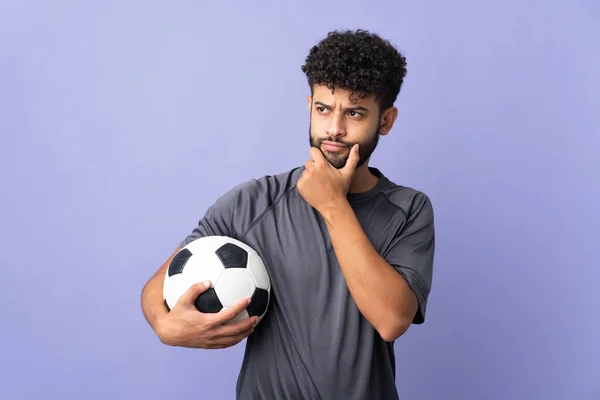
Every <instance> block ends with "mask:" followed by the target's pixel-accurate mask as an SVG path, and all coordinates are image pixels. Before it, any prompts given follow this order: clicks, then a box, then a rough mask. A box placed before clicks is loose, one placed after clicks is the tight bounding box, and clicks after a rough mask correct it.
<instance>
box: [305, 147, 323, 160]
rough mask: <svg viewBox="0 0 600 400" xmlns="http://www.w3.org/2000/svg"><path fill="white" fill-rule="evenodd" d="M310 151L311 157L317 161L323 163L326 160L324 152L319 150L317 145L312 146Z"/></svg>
mask: <svg viewBox="0 0 600 400" xmlns="http://www.w3.org/2000/svg"><path fill="white" fill-rule="evenodd" d="M308 153H309V154H310V158H311V159H312V160H313V161H314V162H315V163H323V162H324V161H325V157H324V156H323V153H321V150H319V149H318V148H316V147H311V148H310V150H309V152H308Z"/></svg>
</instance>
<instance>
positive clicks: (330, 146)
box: [321, 142, 347, 152]
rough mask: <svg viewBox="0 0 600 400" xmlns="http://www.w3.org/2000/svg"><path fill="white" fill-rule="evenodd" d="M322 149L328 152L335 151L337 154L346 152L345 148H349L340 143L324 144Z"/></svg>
mask: <svg viewBox="0 0 600 400" xmlns="http://www.w3.org/2000/svg"><path fill="white" fill-rule="evenodd" d="M321 147H322V148H323V149H324V150H327V151H335V152H339V151H342V150H344V149H345V148H347V146H345V145H343V144H340V143H334V142H323V143H321Z"/></svg>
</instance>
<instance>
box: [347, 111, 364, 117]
mask: <svg viewBox="0 0 600 400" xmlns="http://www.w3.org/2000/svg"><path fill="white" fill-rule="evenodd" d="M349 114H350V116H351V117H362V114H361V113H359V112H358V111H350V112H349Z"/></svg>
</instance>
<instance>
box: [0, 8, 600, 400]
mask: <svg viewBox="0 0 600 400" xmlns="http://www.w3.org/2000/svg"><path fill="white" fill-rule="evenodd" d="M84 3H85V4H84ZM202 3H204V2H198V1H173V2H157V1H103V2H95V3H94V4H91V2H77V1H71V2H67V1H48V2H41V1H38V2H33V1H24V0H21V1H12V2H11V1H3V2H1V3H0V68H1V74H0V132H1V135H2V136H1V138H2V140H1V142H0V155H1V157H0V184H1V186H0V187H1V190H2V196H1V201H2V207H1V208H0V226H1V230H0V235H1V237H0V239H1V240H0V254H1V257H0V266H1V268H2V269H1V271H2V275H1V276H2V278H1V280H0V282H1V283H0V285H1V286H0V287H1V290H0V302H1V303H2V306H3V307H2V314H1V318H2V319H1V327H2V330H1V333H0V359H1V362H0V369H1V371H0V382H1V384H0V398H2V399H6V400H12V399H36V400H37V399H86V400H95V399H166V398H169V399H175V398H186V399H192V398H193V399H200V398H203V399H213V398H218V399H228V398H233V394H234V388H235V381H236V377H237V372H238V368H239V366H240V362H241V358H242V351H243V346H242V345H240V346H237V347H235V348H232V349H228V350H223V351H198V350H189V349H179V348H170V347H166V346H163V345H161V344H160V343H159V341H158V340H157V338H156V336H155V335H154V334H153V332H152V331H151V330H150V328H149V327H148V325H147V324H146V322H145V320H144V318H143V316H142V314H141V310H140V306H139V296H140V290H141V288H142V285H143V284H144V283H145V281H146V280H147V279H148V277H149V276H150V275H151V274H152V273H153V272H154V271H155V270H156V269H157V268H158V267H159V266H160V264H161V263H162V262H163V261H164V260H165V259H166V257H168V255H169V254H170V253H171V251H172V250H173V249H174V248H175V246H176V245H177V244H178V243H179V241H180V240H181V239H182V238H183V237H184V236H185V235H186V234H187V233H188V232H189V231H190V230H191V229H192V228H193V227H194V225H195V223H196V221H197V220H198V218H199V217H200V216H201V215H202V214H203V213H204V211H205V210H206V208H207V207H208V206H209V205H210V204H211V203H212V202H213V201H214V200H215V199H216V198H217V197H218V196H219V195H220V194H222V193H223V192H224V191H226V190H228V189H229V188H231V187H232V186H234V185H236V184H238V183H240V182H242V181H244V180H247V179H249V178H251V177H257V176H260V175H263V174H269V173H275V172H280V171H283V170H286V169H288V168H292V167H294V166H296V165H299V164H301V163H303V162H304V161H305V159H306V158H307V156H308V148H307V143H308V140H307V126H308V116H307V109H306V95H307V94H308V91H307V86H306V83H305V78H304V76H303V75H302V72H301V71H300V65H301V64H302V62H303V60H304V57H305V55H306V53H307V51H308V50H309V48H310V47H311V46H312V45H313V44H315V43H316V42H317V41H318V40H319V39H320V38H322V37H323V36H324V35H325V34H326V32H327V31H329V30H331V29H334V28H358V27H364V28H367V29H371V30H373V31H376V32H379V33H381V34H382V35H384V36H385V37H387V38H389V39H390V40H391V41H393V42H394V43H395V44H397V45H398V47H399V48H400V49H401V50H402V51H404V52H405V53H406V55H407V57H408V69H409V73H408V76H407V80H406V85H405V86H404V88H403V91H402V93H401V95H400V97H399V100H398V103H397V105H398V107H399V110H400V116H399V120H398V122H397V124H396V126H395V128H394V129H393V131H392V133H391V134H390V135H389V136H387V137H385V138H384V139H383V140H382V142H381V145H380V148H379V149H378V151H377V153H376V156H375V157H374V160H373V165H376V166H378V167H380V168H381V169H382V170H383V171H385V172H386V173H387V174H388V175H389V176H390V177H391V178H392V179H393V180H395V181H397V182H398V183H402V184H406V185H411V186H414V187H416V188H418V189H421V190H424V191H425V192H427V193H428V194H429V195H430V197H431V198H432V200H433V202H434V205H435V208H436V214H437V240H438V246H437V253H436V269H435V275H434V284H433V291H432V293H431V297H430V303H429V309H428V319H427V322H426V323H425V324H424V325H422V326H414V327H412V329H411V330H410V331H409V332H408V333H407V334H406V335H405V336H404V337H402V338H401V339H400V340H399V341H398V342H397V344H396V348H397V354H398V380H397V381H398V387H399V390H400V393H401V397H402V398H403V399H412V400H417V399H423V400H431V399H461V400H470V399H473V400H481V399H487V400H507V399H511V400H513V399H528V400H531V399H540V400H542V399H543V400H553V399H565V400H572V399H578V400H580V399H598V398H600V382H599V377H600V349H599V346H598V326H599V325H600V312H599V311H598V305H599V303H600V294H599V291H598V289H599V282H600V272H598V271H599V268H598V264H599V259H600V257H599V256H600V254H599V253H600V234H599V230H598V225H599V222H600V213H599V211H598V204H600V202H599V201H598V196H599V194H600V193H599V192H600V182H599V181H600V178H599V176H600V151H599V150H600V119H599V117H598V114H599V112H600V101H599V97H598V93H599V90H598V89H599V85H600V51H599V45H598V38H600V28H599V27H600V25H599V24H598V21H600V3H598V2H597V1H573V0H571V1H553V2H550V1H527V2H523V1H517V0H513V1H502V2H499V1H495V2H490V1H487V2H482V1H475V0H471V1H453V2H449V1H448V2H441V1H438V2H432V1H420V2H418V3H417V2H408V1H371V2H370V3H367V2H365V1H362V2H358V1H340V0H336V1H325V2H323V1H320V2H311V1H295V2H275V1H268V2H260V3H259V2H243V1H237V2H235V3H234V2H210V3H209V2H206V4H202ZM215 3H220V4H218V5H217V4H215ZM249 3H252V4H249ZM284 4H285V5H284ZM286 32H287V33H286ZM288 35H289V36H288ZM227 158H230V159H229V160H227ZM307 290H310V288H307ZM325 306H326V305H324V307H325Z"/></svg>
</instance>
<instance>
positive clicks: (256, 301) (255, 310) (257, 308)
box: [246, 288, 269, 317]
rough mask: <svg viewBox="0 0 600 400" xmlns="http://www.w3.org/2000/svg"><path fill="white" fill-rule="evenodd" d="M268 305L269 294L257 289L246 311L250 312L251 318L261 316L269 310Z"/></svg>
mask: <svg viewBox="0 0 600 400" xmlns="http://www.w3.org/2000/svg"><path fill="white" fill-rule="evenodd" d="M267 304H269V292H267V291H266V290H264V289H259V288H256V290H255V291H254V294H253V295H252V301H251V302H250V304H248V307H246V311H248V315H249V316H251V317H254V316H261V315H263V314H264V313H265V311H266V310H267Z"/></svg>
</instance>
